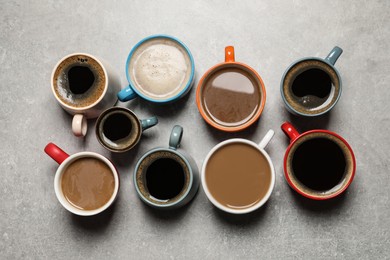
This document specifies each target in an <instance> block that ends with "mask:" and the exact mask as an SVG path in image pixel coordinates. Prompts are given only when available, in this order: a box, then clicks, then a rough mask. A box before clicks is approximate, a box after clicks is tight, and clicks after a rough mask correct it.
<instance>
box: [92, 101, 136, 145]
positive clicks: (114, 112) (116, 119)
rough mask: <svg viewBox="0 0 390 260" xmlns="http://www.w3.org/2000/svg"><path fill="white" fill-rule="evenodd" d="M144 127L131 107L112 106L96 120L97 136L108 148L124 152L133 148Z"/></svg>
mask: <svg viewBox="0 0 390 260" xmlns="http://www.w3.org/2000/svg"><path fill="white" fill-rule="evenodd" d="M141 134H142V127H141V123H140V121H139V119H138V118H137V116H136V115H135V114H134V113H133V112H132V111H130V110H129V109H126V108H122V107H112V108H109V109H107V110H105V111H104V112H103V113H102V114H101V115H100V116H99V118H98V119H97V121H96V137H97V138H98V141H99V142H100V143H101V144H103V145H104V146H105V147H106V148H107V149H109V150H111V151H114V152H122V151H127V150H129V149H131V148H132V147H133V146H135V145H136V144H137V142H138V141H139V139H140V138H141Z"/></svg>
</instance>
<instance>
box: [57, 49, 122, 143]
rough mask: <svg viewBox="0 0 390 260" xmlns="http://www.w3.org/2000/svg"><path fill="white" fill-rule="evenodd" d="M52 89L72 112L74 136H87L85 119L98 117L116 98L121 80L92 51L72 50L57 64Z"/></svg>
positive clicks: (63, 104)
mask: <svg viewBox="0 0 390 260" xmlns="http://www.w3.org/2000/svg"><path fill="white" fill-rule="evenodd" d="M51 89H52V91H53V94H54V97H55V98H56V99H57V101H58V103H59V104H60V105H61V107H62V108H63V109H65V111H67V112H68V113H70V114H71V115H73V121H72V131H73V133H74V135H76V136H85V135H86V133H87V121H86V119H88V118H96V117H97V116H98V115H99V114H100V113H101V112H102V111H103V110H104V109H106V108H108V107H110V106H112V105H114V104H115V102H116V101H117V97H116V93H117V92H118V91H119V90H120V80H119V77H118V75H117V74H116V73H115V71H114V70H113V69H112V68H111V67H110V65H109V64H108V63H107V62H105V61H103V60H101V59H98V58H97V57H95V56H92V55H90V54H86V53H73V54H70V55H67V56H65V57H64V58H62V59H61V60H60V61H59V62H58V63H57V65H56V66H55V67H54V69H53V72H52V75H51Z"/></svg>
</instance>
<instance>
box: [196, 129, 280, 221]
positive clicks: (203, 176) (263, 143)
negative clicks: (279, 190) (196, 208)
mask: <svg viewBox="0 0 390 260" xmlns="http://www.w3.org/2000/svg"><path fill="white" fill-rule="evenodd" d="M273 136H274V131H273V130H269V131H268V132H267V134H266V135H265V136H264V138H263V139H262V140H261V142H260V143H259V144H256V143H254V142H252V141H249V140H246V139H242V138H234V139H228V140H226V141H223V142H221V143H219V144H217V145H216V146H214V147H213V148H212V149H211V151H210V152H209V153H208V155H207V156H206V159H205V161H204V163H203V166H202V173H201V179H202V187H203V190H204V192H205V193H206V196H207V198H208V199H209V200H210V201H211V203H212V204H214V206H216V207H217V208H219V209H220V210H222V211H225V212H228V213H232V214H245V213H250V212H252V211H255V210H256V209H258V208H260V207H261V206H263V205H264V204H265V203H266V202H267V200H268V199H269V197H270V196H271V193H272V191H273V189H274V186H275V169H274V165H273V163H272V160H271V158H270V157H269V155H268V154H267V152H266V151H265V150H264V149H265V147H266V146H267V144H268V143H269V141H271V139H272V137H273ZM231 143H243V144H247V145H250V146H252V147H254V148H256V149H257V150H258V151H259V152H260V153H261V154H263V155H264V157H265V158H266V159H267V161H268V165H269V167H270V169H271V183H270V185H269V188H268V191H267V192H266V194H265V196H264V197H263V198H262V199H261V200H259V201H258V202H257V203H256V204H254V205H252V206H251V207H248V208H244V209H233V208H229V207H226V206H225V205H223V204H221V203H220V202H218V201H217V200H216V199H215V198H214V197H213V195H212V194H211V192H210V190H209V188H208V186H207V182H206V167H207V163H208V161H209V159H210V157H211V156H212V155H213V154H214V153H215V152H216V151H217V150H218V149H219V148H221V147H222V146H225V145H227V144H231Z"/></svg>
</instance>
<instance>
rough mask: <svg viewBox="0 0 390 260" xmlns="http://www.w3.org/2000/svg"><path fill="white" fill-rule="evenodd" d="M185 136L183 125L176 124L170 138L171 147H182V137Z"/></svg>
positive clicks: (174, 148)
mask: <svg viewBox="0 0 390 260" xmlns="http://www.w3.org/2000/svg"><path fill="white" fill-rule="evenodd" d="M182 137H183V127H181V126H179V125H175V126H174V127H173V129H172V132H171V137H170V138H169V148H171V149H173V150H176V149H177V148H179V147H180V142H181V138H182Z"/></svg>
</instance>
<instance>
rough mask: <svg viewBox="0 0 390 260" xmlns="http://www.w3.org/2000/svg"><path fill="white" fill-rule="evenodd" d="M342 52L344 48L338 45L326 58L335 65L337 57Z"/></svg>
mask: <svg viewBox="0 0 390 260" xmlns="http://www.w3.org/2000/svg"><path fill="white" fill-rule="evenodd" d="M341 53H343V49H341V48H340V47H338V46H336V47H334V48H333V49H332V50H331V51H330V53H329V54H328V56H326V58H325V60H327V61H328V62H329V63H330V64H332V65H334V64H335V63H336V61H337V59H338V58H339V57H340V55H341Z"/></svg>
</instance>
